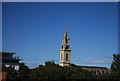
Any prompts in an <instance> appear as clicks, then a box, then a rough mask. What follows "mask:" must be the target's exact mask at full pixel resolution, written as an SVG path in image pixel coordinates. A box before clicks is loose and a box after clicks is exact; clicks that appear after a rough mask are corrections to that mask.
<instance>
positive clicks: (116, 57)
mask: <svg viewBox="0 0 120 81" xmlns="http://www.w3.org/2000/svg"><path fill="white" fill-rule="evenodd" d="M111 70H112V72H116V73H120V54H113V62H112V64H111Z"/></svg>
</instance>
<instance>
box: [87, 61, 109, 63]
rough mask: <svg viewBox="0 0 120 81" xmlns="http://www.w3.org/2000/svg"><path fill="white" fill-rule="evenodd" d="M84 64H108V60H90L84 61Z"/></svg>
mask: <svg viewBox="0 0 120 81" xmlns="http://www.w3.org/2000/svg"><path fill="white" fill-rule="evenodd" d="M86 64H110V62H105V61H91V62H86Z"/></svg>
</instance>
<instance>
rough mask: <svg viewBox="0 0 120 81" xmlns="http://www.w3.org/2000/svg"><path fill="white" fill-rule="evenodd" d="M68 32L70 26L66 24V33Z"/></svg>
mask: <svg viewBox="0 0 120 81" xmlns="http://www.w3.org/2000/svg"><path fill="white" fill-rule="evenodd" d="M67 32H68V24H66V30H65V33H67Z"/></svg>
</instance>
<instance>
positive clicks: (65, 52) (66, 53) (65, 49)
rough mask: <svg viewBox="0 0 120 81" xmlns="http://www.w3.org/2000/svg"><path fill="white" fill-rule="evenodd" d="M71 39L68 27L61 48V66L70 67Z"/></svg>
mask: <svg viewBox="0 0 120 81" xmlns="http://www.w3.org/2000/svg"><path fill="white" fill-rule="evenodd" d="M70 56H71V48H70V38H69V37H68V29H67V26H66V30H65V34H64V37H63V39H62V46H61V48H60V64H59V65H60V66H70Z"/></svg>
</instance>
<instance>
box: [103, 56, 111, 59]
mask: <svg viewBox="0 0 120 81" xmlns="http://www.w3.org/2000/svg"><path fill="white" fill-rule="evenodd" d="M103 58H105V59H111V60H112V58H113V57H112V56H106V57H103Z"/></svg>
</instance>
